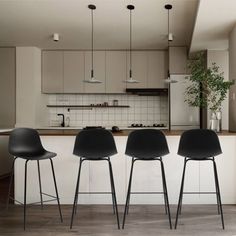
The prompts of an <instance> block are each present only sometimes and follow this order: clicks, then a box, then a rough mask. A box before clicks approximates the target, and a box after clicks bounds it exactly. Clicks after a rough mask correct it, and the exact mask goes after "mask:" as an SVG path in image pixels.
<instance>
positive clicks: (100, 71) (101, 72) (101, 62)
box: [84, 51, 106, 93]
mask: <svg viewBox="0 0 236 236" xmlns="http://www.w3.org/2000/svg"><path fill="white" fill-rule="evenodd" d="M91 55H92V54H91V51H87V52H85V79H89V78H90V77H91ZM105 58H106V53H105V51H95V52H94V63H93V65H94V77H95V78H96V79H97V80H100V81H101V82H102V83H84V93H105V92H106V91H105V89H106V73H105V70H106V59H105Z"/></svg>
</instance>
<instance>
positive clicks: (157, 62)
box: [147, 51, 167, 88]
mask: <svg viewBox="0 0 236 236" xmlns="http://www.w3.org/2000/svg"><path fill="white" fill-rule="evenodd" d="M147 55H148V63H147V65H148V69H147V88H166V87H167V85H166V83H164V80H165V79H166V77H167V52H166V51H149V52H147Z"/></svg>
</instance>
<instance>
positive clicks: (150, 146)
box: [125, 129, 169, 159]
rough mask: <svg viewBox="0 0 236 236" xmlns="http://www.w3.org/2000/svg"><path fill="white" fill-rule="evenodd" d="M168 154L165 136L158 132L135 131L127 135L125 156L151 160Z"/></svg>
mask: <svg viewBox="0 0 236 236" xmlns="http://www.w3.org/2000/svg"><path fill="white" fill-rule="evenodd" d="M168 153H169V148H168V144H167V141H166V137H165V135H164V134H163V133H162V132H161V131H160V130H155V129H144V130H135V131H133V132H131V133H130V134H129V137H128V141H127V145H126V151H125V154H126V155H128V156H132V157H136V158H140V159H152V158H155V157H161V156H164V155H167V154H168Z"/></svg>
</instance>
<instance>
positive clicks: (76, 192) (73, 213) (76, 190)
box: [70, 158, 83, 229]
mask: <svg viewBox="0 0 236 236" xmlns="http://www.w3.org/2000/svg"><path fill="white" fill-rule="evenodd" d="M82 163H83V159H82V158H81V159H80V165H79V172H78V178H77V183H76V188H75V196H74V204H73V209H72V215H71V222H70V229H72V226H73V220H74V215H75V208H76V205H77V201H78V192H79V182H80V173H81V168H82Z"/></svg>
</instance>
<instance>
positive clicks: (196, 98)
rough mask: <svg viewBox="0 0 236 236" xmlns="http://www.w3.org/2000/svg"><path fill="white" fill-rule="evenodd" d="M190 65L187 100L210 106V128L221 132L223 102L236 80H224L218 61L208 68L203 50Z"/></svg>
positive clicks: (192, 103)
mask: <svg viewBox="0 0 236 236" xmlns="http://www.w3.org/2000/svg"><path fill="white" fill-rule="evenodd" d="M188 67H189V69H190V76H187V77H186V80H188V82H189V86H188V87H187V88H186V91H185V102H187V103H188V105H189V106H194V107H199V108H209V110H210V111H211V120H210V128H211V129H213V130H215V131H217V132H219V131H220V130H221V127H220V126H221V125H220V123H221V106H222V102H223V101H224V100H225V98H226V96H227V92H228V90H229V88H230V86H231V85H233V84H234V81H224V74H223V73H220V72H219V66H217V65H216V63H212V66H211V67H209V68H206V66H205V58H204V54H203V53H202V52H200V53H197V55H196V58H195V60H192V61H191V62H190V63H189V65H188Z"/></svg>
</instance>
